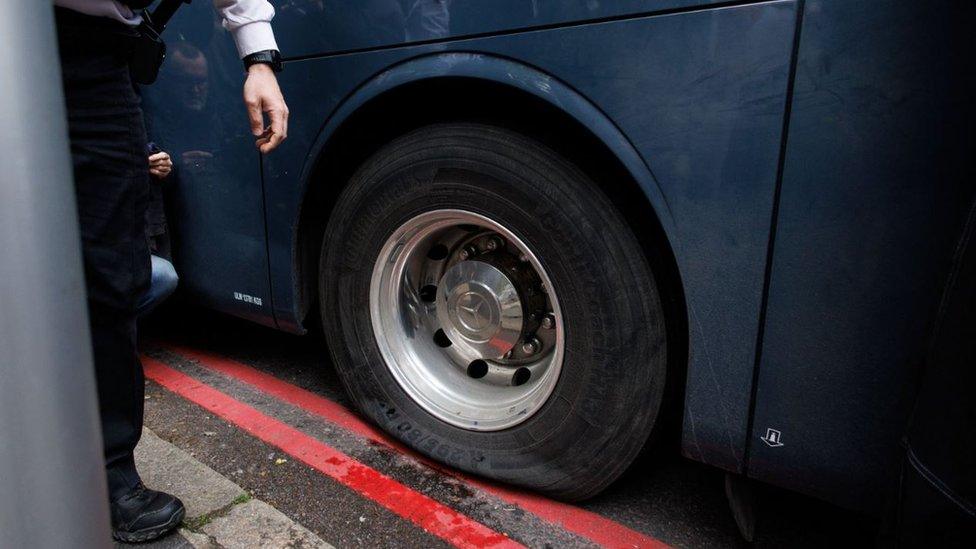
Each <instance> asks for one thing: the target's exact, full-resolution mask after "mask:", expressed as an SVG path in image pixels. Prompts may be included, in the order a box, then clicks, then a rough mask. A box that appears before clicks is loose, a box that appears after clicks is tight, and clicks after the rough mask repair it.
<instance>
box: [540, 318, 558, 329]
mask: <svg viewBox="0 0 976 549" xmlns="http://www.w3.org/2000/svg"><path fill="white" fill-rule="evenodd" d="M555 325H556V319H555V318H553V317H552V315H546V316H544V317H542V327H543V328H545V329H547V330H551V329H553V327H554V326H555Z"/></svg>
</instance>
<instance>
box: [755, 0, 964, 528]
mask: <svg viewBox="0 0 976 549" xmlns="http://www.w3.org/2000/svg"><path fill="white" fill-rule="evenodd" d="M939 8H940V6H939V5H938V3H928V2H925V3H923V2H900V3H898V2H888V3H885V7H884V8H879V7H877V6H874V5H872V4H870V3H864V2H828V1H824V0H813V1H808V2H807V3H806V11H805V14H804V19H803V25H802V32H801V39H800V47H799V55H798V61H797V72H796V79H795V88H794V95H793V104H792V114H791V119H790V128H789V138H788V146H787V150H786V158H785V171H784V176H783V183H782V193H781V198H780V204H779V222H778V226H777V233H776V237H775V245H774V255H773V265H772V277H771V281H770V288H769V304H768V309H767V310H768V314H767V317H766V323H765V334H764V339H763V340H764V345H763V349H762V361H761V365H760V370H759V375H758V387H757V392H756V404H755V406H756V408H755V418H754V425H753V430H752V435H751V442H750V448H751V450H750V453H749V466H748V470H749V474H750V476H754V477H756V478H759V479H762V480H765V481H768V482H772V483H774V484H778V485H780V486H787V487H790V488H792V489H795V490H798V491H802V492H806V493H809V494H815V495H819V496H821V497H827V498H829V499H831V500H833V501H836V502H839V503H843V504H845V505H846V506H849V507H852V508H858V509H864V510H871V509H874V510H877V509H880V507H881V506H882V504H883V502H884V498H885V495H886V494H887V493H888V492H889V491H890V489H892V488H894V480H895V478H896V475H895V473H896V470H895V467H896V459H897V457H898V454H899V450H898V443H899V440H900V438H901V436H902V434H903V430H904V427H905V424H906V421H907V418H908V414H909V412H910V407H911V404H912V402H913V401H914V397H915V394H914V387H915V382H916V379H915V377H916V372H917V369H918V366H919V365H920V364H921V363H922V361H923V360H924V357H925V353H926V347H927V345H928V343H929V340H928V334H929V330H930V328H931V323H932V321H933V318H934V313H935V311H936V307H937V306H938V303H939V298H940V297H939V296H940V293H941V290H942V285H943V284H944V282H945V277H946V276H947V272H948V266H949V261H950V258H951V254H952V250H953V246H954V244H955V238H954V235H956V234H958V231H959V227H960V226H961V222H962V218H963V216H964V213H965V210H966V208H967V206H968V204H969V203H970V201H971V199H972V193H973V184H972V181H971V180H969V181H960V179H961V178H960V177H959V175H958V174H962V173H964V169H963V166H964V164H963V162H965V158H966V156H967V154H971V151H967V150H966V146H967V143H968V144H969V145H971V143H972V141H971V140H968V141H967V139H966V132H967V131H971V128H967V127H966V126H965V124H967V122H966V121H967V119H966V117H965V116H964V115H963V113H966V112H971V111H969V109H971V107H969V104H971V101H972V98H971V97H965V96H964V94H963V92H962V91H961V90H962V89H964V88H963V87H962V86H960V85H959V83H960V80H961V75H964V74H966V72H965V70H966V68H965V67H963V66H961V64H962V63H963V60H962V57H960V56H959V55H958V52H962V51H966V50H965V49H964V48H962V47H960V44H958V43H957V44H954V43H953V42H952V39H953V35H952V33H950V32H947V30H949V29H951V28H952V25H951V23H950V19H951V18H953V17H955V16H954V15H953V14H952V12H951V10H949V9H939ZM960 19H961V20H962V21H968V19H965V18H960ZM908 37H912V38H911V39H907V38H908ZM957 38H959V39H961V36H957ZM953 52H956V54H955V55H954V54H953ZM969 120H971V119H969ZM970 123H971V122H970ZM959 427H960V428H963V429H964V427H963V426H959ZM769 429H775V430H777V431H779V432H780V433H781V434H780V436H779V437H778V441H779V444H781V445H776V444H768V443H767V442H765V441H764V440H763V439H764V438H766V437H767V432H768V431H769ZM971 435H972V433H970V436H971ZM767 440H768V438H767Z"/></svg>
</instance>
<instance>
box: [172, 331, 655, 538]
mask: <svg viewBox="0 0 976 549" xmlns="http://www.w3.org/2000/svg"><path fill="white" fill-rule="evenodd" d="M167 348H168V349H169V350H170V351H173V352H175V353H177V354H180V355H183V356H185V357H187V358H191V359H193V360H196V361H197V362H199V363H200V364H201V365H202V366H205V367H207V368H210V369H211V370H216V371H218V372H220V373H222V374H224V375H227V376H229V377H232V378H235V379H237V380H240V381H243V382H244V383H247V384H249V385H253V386H254V387H257V388H258V389H260V390H261V391H263V392H265V393H267V394H269V395H271V396H274V397H276V398H278V399H280V400H283V401H285V402H288V403H290V404H293V405H295V406H297V407H299V408H302V409H304V410H305V411H307V412H310V413H313V414H315V415H317V416H319V417H322V418H323V419H325V420H326V421H329V422H330V423H333V424H336V425H339V426H340V427H343V428H344V429H347V430H349V431H351V432H354V433H356V434H358V435H360V436H363V437H366V438H367V439H369V440H371V441H373V442H377V443H380V444H383V445H385V446H388V447H391V448H393V449H395V450H397V451H399V452H401V453H404V454H407V455H409V456H411V457H413V458H414V459H417V460H418V461H420V462H422V463H424V464H426V465H428V466H432V467H433V468H435V469H437V470H439V471H443V472H445V473H446V474H449V475H451V476H453V477H455V478H458V479H460V480H462V481H464V482H465V483H467V484H469V485H472V486H475V487H477V488H480V489H481V490H484V491H485V492H488V493H490V494H492V495H494V496H496V497H498V498H500V499H503V500H505V501H508V502H510V503H514V504H517V505H518V506H520V507H521V508H522V509H524V510H526V511H528V512H530V513H532V514H534V515H536V516H537V517H539V518H541V519H543V520H545V521H547V522H551V523H553V524H556V525H557V526H559V527H561V528H563V529H564V530H567V531H569V532H572V533H574V534H577V535H579V536H582V537H584V538H587V539H589V540H591V541H593V542H595V543H597V544H599V545H602V546H604V547H615V548H625V547H631V548H633V547H639V548H665V547H669V546H668V545H667V544H666V543H664V542H662V541H660V540H657V539H654V538H652V537H650V536H647V535H645V534H642V533H640V532H637V531H635V530H632V529H630V528H627V527H626V526H624V525H622V524H620V523H618V522H615V521H613V520H610V519H608V518H606V517H603V516H601V515H598V514H596V513H592V512H590V511H587V510H585V509H580V508H579V507H575V506H573V505H569V504H566V503H562V502H559V501H555V500H552V499H549V498H546V497H543V496H540V495H538V494H533V493H531V492H523V491H518V490H515V489H512V488H507V487H503V486H498V485H495V484H490V483H488V482H486V481H483V480H480V479H477V478H474V477H471V476H468V475H465V474H463V473H459V472H457V471H453V470H452V471H445V470H444V468H443V466H442V465H440V464H436V463H433V462H431V461H430V460H429V459H427V458H426V457H424V456H421V455H420V454H418V453H416V452H415V451H413V450H412V449H410V448H407V447H406V446H404V445H403V444H401V443H400V442H399V441H397V440H395V439H393V438H392V437H390V436H389V435H387V434H386V433H385V432H383V431H381V430H380V429H379V428H377V427H374V426H373V425H371V424H369V423H366V422H365V421H363V420H362V419H360V418H359V416H357V415H356V414H355V413H353V412H352V411H350V410H349V409H348V408H345V407H344V406H342V405H340V404H337V403H335V402H332V401H331V400H329V399H327V398H325V397H322V396H319V395H317V394H315V393H312V392H310V391H306V390H305V389H302V388H301V387H297V386H295V385H292V384H290V383H287V382H285V381H282V380H280V379H278V378H276V377H274V376H272V375H269V374H266V373H264V372H262V371H260V370H258V369H256V368H252V367H251V366H247V365H246V364H242V363H240V362H237V361H235V360H231V359H228V358H224V357H221V356H217V355H214V354H211V353H207V352H205V351H198V350H196V349H190V348H187V347H182V346H177V345H167Z"/></svg>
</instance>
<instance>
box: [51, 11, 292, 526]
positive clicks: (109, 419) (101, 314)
mask: <svg viewBox="0 0 976 549" xmlns="http://www.w3.org/2000/svg"><path fill="white" fill-rule="evenodd" d="M149 4H151V0H54V5H55V11H56V20H57V31H58V42H59V51H60V56H61V73H62V84H63V87H64V95H65V102H66V106H67V112H68V133H69V140H70V143H71V157H72V163H73V167H74V175H75V194H76V199H77V206H78V214H79V216H78V217H79V222H80V228H81V239H82V251H83V258H84V268H85V281H86V285H87V291H88V312H89V322H90V324H91V336H92V348H93V351H94V358H95V376H96V382H97V386H98V398H99V413H100V416H101V422H102V437H103V442H104V447H105V467H106V475H107V479H108V488H109V504H110V510H111V517H112V532H113V536H114V537H115V538H116V539H118V540H120V541H125V542H142V541H149V540H152V539H155V538H158V537H159V536H161V535H163V534H166V533H167V532H169V531H171V530H174V529H175V528H176V527H177V526H179V524H180V522H181V521H182V519H183V515H184V513H185V511H184V508H183V504H182V502H180V501H179V499H177V498H175V497H174V496H172V495H170V494H166V493H163V492H158V491H155V490H150V489H148V488H146V487H145V486H144V485H143V484H142V481H141V479H140V478H139V473H138V472H137V471H136V467H135V462H134V460H133V454H132V452H133V450H134V448H135V446H136V443H137V442H138V441H139V436H140V434H141V432H142V419H143V405H144V401H143V392H144V377H143V371H142V365H141V363H140V362H139V357H138V354H137V351H136V310H137V306H138V303H139V300H140V298H141V296H143V294H144V293H145V291H146V289H147V288H148V286H149V276H150V253H149V246H148V243H147V240H146V232H145V231H146V225H145V223H146V217H145V216H146V207H147V203H148V198H149V166H148V164H147V162H146V156H145V152H146V145H147V143H146V141H147V139H146V131H145V127H144V123H143V116H142V112H141V108H140V106H139V98H138V96H137V94H136V92H135V90H134V89H133V85H132V78H131V74H130V64H131V63H132V59H133V52H134V51H135V46H134V43H135V41H136V40H137V38H138V35H139V34H138V31H137V27H138V25H139V24H140V23H141V22H142V18H141V15H140V11H139V10H140V9H141V8H145V7H147V6H148V5H149ZM213 4H214V7H215V9H216V10H217V11H218V13H219V14H220V15H221V17H222V18H223V25H224V28H226V29H227V30H229V31H230V33H231V34H232V35H233V38H234V41H235V43H236V45H237V49H238V53H239V54H240V57H241V58H242V60H243V61H244V69H245V71H246V73H247V77H246V79H245V81H244V86H243V94H244V103H245V105H246V108H247V116H248V118H249V119H250V125H251V131H252V133H253V134H254V136H255V137H256V141H255V144H256V146H257V148H258V149H259V150H260V151H261V152H262V153H268V152H271V151H272V150H274V149H275V148H276V147H278V145H280V144H281V142H282V141H283V140H284V139H285V138H286V137H287V134H288V108H287V106H286V104H285V101H284V98H283V97H282V94H281V91H280V89H279V87H278V82H277V79H276V76H275V72H276V71H277V70H280V68H281V57H280V54H279V53H278V46H277V44H276V42H275V39H274V34H273V32H272V30H271V24H270V22H271V19H272V18H273V17H274V8H273V7H272V6H271V4H269V3H268V2H267V0H213ZM264 115H267V117H268V119H269V122H270V123H269V124H268V125H265V121H264Z"/></svg>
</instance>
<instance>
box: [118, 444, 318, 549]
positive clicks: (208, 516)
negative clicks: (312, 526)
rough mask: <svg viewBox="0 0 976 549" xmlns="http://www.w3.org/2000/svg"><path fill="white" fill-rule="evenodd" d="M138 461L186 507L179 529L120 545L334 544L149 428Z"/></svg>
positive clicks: (153, 484) (148, 477)
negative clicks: (142, 541)
mask: <svg viewBox="0 0 976 549" xmlns="http://www.w3.org/2000/svg"><path fill="white" fill-rule="evenodd" d="M136 464H137V466H138V468H139V472H140V474H141V475H142V479H143V481H144V482H145V483H146V486H149V487H150V488H154V489H157V490H164V491H166V492H169V493H171V494H175V495H176V496H178V497H179V498H180V499H181V500H183V503H184V504H185V505H186V518H185V519H184V520H183V527H182V528H181V529H180V530H179V532H178V533H175V534H173V535H170V536H167V537H165V538H163V539H161V540H158V541H156V542H154V543H150V544H141V545H127V544H116V547H140V548H145V549H177V548H180V549H183V548H196V549H211V548H213V549H216V548H227V549H236V548H242V549H243V548H252V547H269V548H274V547H301V548H303V549H309V548H313V549H332V546H331V545H329V544H328V543H326V542H324V541H322V539H321V538H319V537H318V536H316V535H315V534H314V533H312V532H310V531H309V530H308V529H306V528H305V527H304V526H302V525H300V524H298V523H297V522H295V521H293V520H292V519H290V518H288V517H287V516H285V515H284V514H283V513H281V512H280V511H278V510H277V509H275V508H274V507H272V506H270V505H268V504H267V503H265V502H263V501H260V500H257V499H253V498H251V496H250V495H249V494H248V493H247V492H246V491H244V489H243V488H241V487H240V486H238V485H237V484H235V483H233V482H232V481H230V480H229V479H227V478H226V477H224V476H222V475H221V474H219V473H217V472H216V471H214V470H213V469H211V468H210V467H207V466H206V465H204V464H203V463H200V462H199V461H197V460H196V459H195V458H194V457H193V456H191V455H190V454H188V453H186V452H184V451H183V450H181V449H179V448H177V447H176V446H174V445H172V444H170V443H169V442H166V441H165V440H163V439H161V438H159V437H158V436H156V434H155V433H153V432H152V431H150V430H149V429H145V430H143V434H142V440H141V441H140V442H139V446H138V447H137V448H136Z"/></svg>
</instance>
